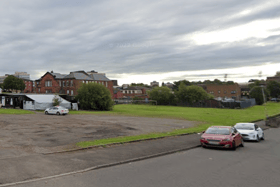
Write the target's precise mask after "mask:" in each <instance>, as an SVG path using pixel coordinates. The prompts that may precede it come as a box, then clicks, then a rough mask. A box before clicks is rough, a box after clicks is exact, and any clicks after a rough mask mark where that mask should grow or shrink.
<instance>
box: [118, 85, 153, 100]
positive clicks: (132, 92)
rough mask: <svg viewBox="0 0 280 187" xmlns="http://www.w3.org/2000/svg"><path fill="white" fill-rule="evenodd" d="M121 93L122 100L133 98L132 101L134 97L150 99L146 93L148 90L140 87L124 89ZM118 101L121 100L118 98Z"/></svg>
mask: <svg viewBox="0 0 280 187" xmlns="http://www.w3.org/2000/svg"><path fill="white" fill-rule="evenodd" d="M120 92H122V98H131V99H132V98H134V97H139V98H142V99H145V98H149V96H148V94H147V92H146V88H144V87H138V86H128V87H123V88H122V90H121V91H120ZM120 95H121V94H120ZM116 99H120V98H116Z"/></svg>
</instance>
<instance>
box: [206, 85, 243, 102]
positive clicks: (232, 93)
mask: <svg viewBox="0 0 280 187" xmlns="http://www.w3.org/2000/svg"><path fill="white" fill-rule="evenodd" d="M206 91H207V93H209V94H212V95H214V97H215V98H216V97H221V98H233V99H238V100H239V99H240V98H241V88H240V86H239V85H238V84H237V83H235V84H233V85H224V84H222V85H219V84H209V85H206Z"/></svg>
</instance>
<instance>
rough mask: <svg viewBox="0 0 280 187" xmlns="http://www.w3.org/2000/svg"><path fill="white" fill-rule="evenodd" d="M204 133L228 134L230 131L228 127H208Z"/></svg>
mask: <svg viewBox="0 0 280 187" xmlns="http://www.w3.org/2000/svg"><path fill="white" fill-rule="evenodd" d="M205 133H206V134H222V135H229V134H230V131H229V129H228V128H208V129H207V130H206V132H205Z"/></svg>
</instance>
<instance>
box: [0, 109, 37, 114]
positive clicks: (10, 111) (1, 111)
mask: <svg viewBox="0 0 280 187" xmlns="http://www.w3.org/2000/svg"><path fill="white" fill-rule="evenodd" d="M0 114H34V112H32V111H29V110H21V109H4V108H0Z"/></svg>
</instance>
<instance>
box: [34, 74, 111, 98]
mask: <svg viewBox="0 0 280 187" xmlns="http://www.w3.org/2000/svg"><path fill="white" fill-rule="evenodd" d="M83 83H85V84H88V83H98V84H102V85H104V86H105V87H106V88H108V89H109V91H110V93H111V95H112V97H113V94H114V93H113V82H112V81H111V80H110V79H108V78H107V77H106V76H105V73H98V72H95V71H90V72H88V73H86V72H85V71H74V72H70V74H68V75H65V74H60V73H54V72H53V71H51V72H47V73H45V74H44V75H43V76H42V77H41V78H40V79H38V80H36V81H35V87H36V88H35V90H36V93H59V94H67V95H70V96H75V95H77V94H78V93H77V90H78V89H79V88H80V86H81V85H82V84H83Z"/></svg>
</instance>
